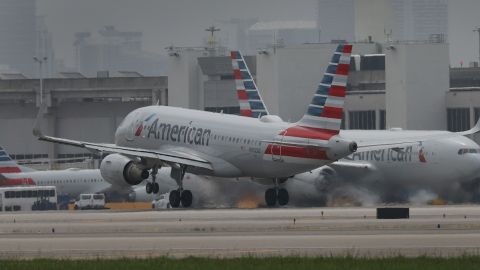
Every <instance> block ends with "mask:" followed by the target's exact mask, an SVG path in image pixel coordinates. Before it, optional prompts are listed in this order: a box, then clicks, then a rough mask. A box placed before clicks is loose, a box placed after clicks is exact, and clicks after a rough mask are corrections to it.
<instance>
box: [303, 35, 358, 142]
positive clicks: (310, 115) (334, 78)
mask: <svg viewBox="0 0 480 270" xmlns="http://www.w3.org/2000/svg"><path fill="white" fill-rule="evenodd" d="M351 52H352V45H349V44H340V45H338V47H337V49H336V51H335V53H334V55H333V57H332V60H331V62H330V63H329V65H328V67H327V70H326V71H325V74H324V76H323V79H322V81H321V82H320V84H319V85H318V88H317V91H316V93H315V95H314V97H313V99H312V102H311V103H310V105H309V106H308V110H307V112H306V113H305V115H304V116H303V118H302V119H300V121H299V122H298V123H297V125H299V126H302V127H306V128H315V129H322V130H325V131H326V132H328V133H333V134H338V133H339V131H340V125H341V123H342V118H343V107H344V102H345V92H346V87H347V80H348V73H349V69H350V54H351Z"/></svg>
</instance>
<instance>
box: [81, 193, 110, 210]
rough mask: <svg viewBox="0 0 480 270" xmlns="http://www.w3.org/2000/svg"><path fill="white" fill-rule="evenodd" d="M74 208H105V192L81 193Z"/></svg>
mask: <svg viewBox="0 0 480 270" xmlns="http://www.w3.org/2000/svg"><path fill="white" fill-rule="evenodd" d="M73 208H74V209H75V210H79V209H80V210H83V209H105V194H101V193H100V194H80V196H79V199H78V201H76V202H75V205H74V206H73Z"/></svg>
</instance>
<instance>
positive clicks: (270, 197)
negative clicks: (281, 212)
mask: <svg viewBox="0 0 480 270" xmlns="http://www.w3.org/2000/svg"><path fill="white" fill-rule="evenodd" d="M265 203H266V204H267V206H268V207H272V206H275V204H276V203H277V191H276V190H275V189H273V188H269V189H267V191H265Z"/></svg>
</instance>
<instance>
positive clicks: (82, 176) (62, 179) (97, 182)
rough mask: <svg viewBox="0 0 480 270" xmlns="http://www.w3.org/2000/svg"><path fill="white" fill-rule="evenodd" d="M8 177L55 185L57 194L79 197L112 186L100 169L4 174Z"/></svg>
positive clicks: (43, 184) (27, 181) (38, 183)
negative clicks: (103, 176)
mask: <svg viewBox="0 0 480 270" xmlns="http://www.w3.org/2000/svg"><path fill="white" fill-rule="evenodd" d="M3 176H4V177H6V178H8V179H24V180H25V182H26V183H34V184H35V185H37V186H55V187H56V188H57V194H59V195H62V194H66V195H69V196H72V197H77V196H78V195H79V194H81V193H96V192H102V191H104V190H105V189H107V188H109V187H110V186H111V184H110V183H108V182H106V181H105V180H104V179H103V178H102V176H101V175H100V170H98V169H90V170H84V169H82V170H80V169H67V170H58V171H31V172H20V173H6V174H3Z"/></svg>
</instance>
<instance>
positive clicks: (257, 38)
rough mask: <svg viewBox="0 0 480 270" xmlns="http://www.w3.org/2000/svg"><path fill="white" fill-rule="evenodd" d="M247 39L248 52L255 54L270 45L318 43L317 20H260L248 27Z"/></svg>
mask: <svg viewBox="0 0 480 270" xmlns="http://www.w3.org/2000/svg"><path fill="white" fill-rule="evenodd" d="M247 40H248V50H247V53H249V54H255V53H256V51H257V50H259V49H265V48H269V47H275V46H277V47H284V46H295V45H300V44H304V43H317V42H318V28H317V26H316V23H315V21H272V22H258V23H256V24H254V25H252V27H250V29H248V32H247Z"/></svg>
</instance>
